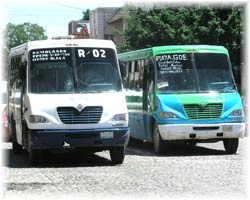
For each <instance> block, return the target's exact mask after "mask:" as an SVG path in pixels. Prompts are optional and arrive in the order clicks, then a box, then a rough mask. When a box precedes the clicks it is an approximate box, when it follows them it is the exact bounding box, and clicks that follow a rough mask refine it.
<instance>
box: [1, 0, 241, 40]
mask: <svg viewBox="0 0 250 200" xmlns="http://www.w3.org/2000/svg"><path fill="white" fill-rule="evenodd" d="M166 1H167V2H168V3H169V2H172V3H173V2H185V1H181V0H179V1H176V0H174V1H171V0H157V1H153V0H144V1H143V0H40V1H36V0H1V3H0V6H1V8H0V12H1V13H2V16H1V19H2V20H1V27H5V25H6V24H7V23H9V22H10V23H14V24H22V23H24V22H30V23H35V24H38V25H40V26H42V27H43V28H44V29H45V31H46V35H47V36H48V37H49V38H51V37H53V36H65V35H67V34H68V23H69V22H70V21H72V20H79V19H81V18H82V17H83V11H85V10H87V9H90V10H93V9H95V8H97V7H122V6H123V5H124V4H125V3H131V2H133V3H135V2H166ZM205 1H206V0H205ZM221 1H222V2H223V1H224V0H221ZM228 1H229V2H232V1H231V0H227V2H228ZM191 2H204V1H194V0H193V1H191ZM207 2H210V3H211V2H218V1H217V0H214V1H212V0H211V1H208V0H207ZM224 2H225V1H224ZM235 2H237V1H235ZM185 3H186V2H185ZM189 3H190V1H189Z"/></svg>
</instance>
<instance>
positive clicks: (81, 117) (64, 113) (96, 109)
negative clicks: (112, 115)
mask: <svg viewBox="0 0 250 200" xmlns="http://www.w3.org/2000/svg"><path fill="white" fill-rule="evenodd" d="M102 111H103V108H102V107H101V106H87V107H85V108H84V109H83V110H82V111H81V112H79V111H78V110H77V109H75V108H74V107H58V108H57V113H58V115H59V118H60V120H61V121H62V123H64V124H95V123H98V122H99V121H100V119H101V116H102Z"/></svg>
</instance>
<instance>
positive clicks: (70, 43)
mask: <svg viewBox="0 0 250 200" xmlns="http://www.w3.org/2000/svg"><path fill="white" fill-rule="evenodd" d="M58 47H93V48H112V49H116V47H115V44H114V43H113V42H112V41H111V40H98V39H60V40H38V41H30V42H28V43H25V44H23V45H20V46H17V47H14V48H12V49H11V53H10V54H11V55H20V54H24V53H25V51H30V50H32V49H43V48H58ZM26 53H27V52H26Z"/></svg>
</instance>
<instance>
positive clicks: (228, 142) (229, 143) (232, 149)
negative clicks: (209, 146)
mask: <svg viewBox="0 0 250 200" xmlns="http://www.w3.org/2000/svg"><path fill="white" fill-rule="evenodd" d="M223 145H224V148H225V151H226V152H227V153H228V154H235V153H236V152H237V150H238V146H239V138H228V139H224V140H223Z"/></svg>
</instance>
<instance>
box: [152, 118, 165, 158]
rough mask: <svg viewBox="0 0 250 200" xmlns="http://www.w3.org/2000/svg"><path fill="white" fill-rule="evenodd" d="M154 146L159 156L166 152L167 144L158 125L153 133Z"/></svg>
mask: <svg viewBox="0 0 250 200" xmlns="http://www.w3.org/2000/svg"><path fill="white" fill-rule="evenodd" d="M153 145H154V152H155V153H157V154H162V153H164V151H165V142H164V140H163V139H162V138H161V135H160V132H159V127H158V124H157V123H155V124H154V131H153Z"/></svg>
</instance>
